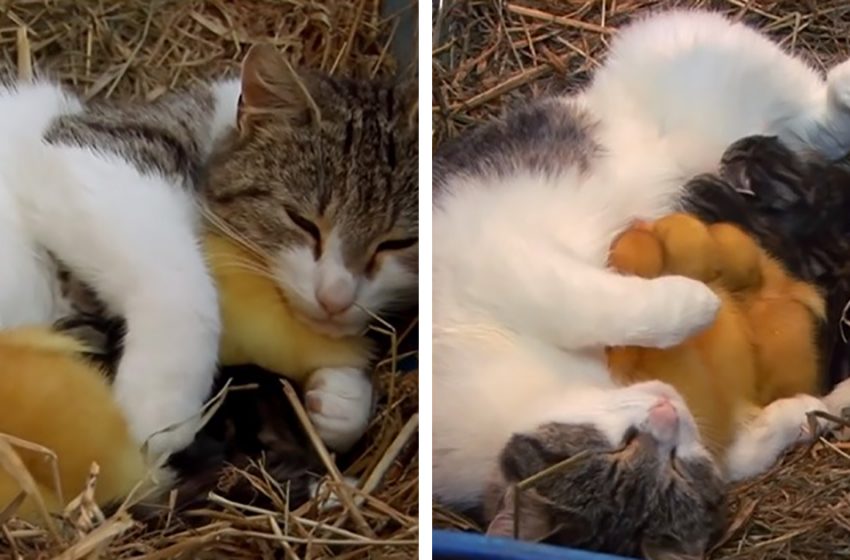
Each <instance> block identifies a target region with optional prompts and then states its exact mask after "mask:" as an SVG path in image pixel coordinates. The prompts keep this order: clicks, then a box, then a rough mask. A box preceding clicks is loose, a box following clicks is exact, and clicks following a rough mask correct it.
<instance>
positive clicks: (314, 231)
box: [285, 208, 322, 246]
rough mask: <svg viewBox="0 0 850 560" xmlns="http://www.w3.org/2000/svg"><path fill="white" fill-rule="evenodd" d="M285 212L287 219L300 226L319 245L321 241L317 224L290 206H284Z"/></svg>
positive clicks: (320, 233)
mask: <svg viewBox="0 0 850 560" xmlns="http://www.w3.org/2000/svg"><path fill="white" fill-rule="evenodd" d="M285 210H286V213H287V214H288V215H289V219H290V220H292V222H293V223H294V224H295V225H296V226H298V227H299V228H301V230H303V231H304V232H305V233H306V234H307V235H309V236H310V237H312V238H313V241H315V242H316V245H317V246H318V245H320V244H321V242H322V232H321V231H319V226H317V225H316V224H314V223H313V222H311V221H310V220H308V219H307V218H305V217H304V216H302V215H301V214H299V213H298V212H296V211H295V210H293V209H292V208H285Z"/></svg>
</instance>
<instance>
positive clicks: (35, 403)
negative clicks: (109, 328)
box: [0, 327, 169, 522]
mask: <svg viewBox="0 0 850 560" xmlns="http://www.w3.org/2000/svg"><path fill="white" fill-rule="evenodd" d="M91 351H92V350H91V349H90V348H88V347H87V346H86V345H85V344H84V343H82V342H80V341H78V340H77V339H75V338H73V337H71V336H68V335H64V334H60V333H58V332H56V331H54V330H52V329H50V328H47V327H43V328H42V327H27V328H19V329H11V330H2V331H0V440H2V441H0V508H5V507H6V506H8V505H9V504H11V503H12V502H17V504H16V509H15V514H16V515H18V516H20V517H22V518H25V519H28V520H30V521H33V522H40V521H42V520H43V518H44V515H45V513H62V511H63V509H65V506H66V505H67V504H69V503H70V502H73V501H74V498H75V497H76V496H78V495H80V494H81V493H83V492H84V491H85V490H86V488H87V486H90V487H93V490H94V493H93V495H94V499H95V502H96V503H97V505H99V506H105V505H107V504H110V503H117V502H121V501H123V500H124V499H125V498H127V497H128V496H130V495H131V494H136V493H150V492H152V491H156V490H158V489H160V488H159V487H160V486H166V485H167V484H168V480H169V477H167V476H164V475H166V474H167V473H166V472H165V471H164V470H161V472H152V470H153V471H155V470H157V469H152V468H151V467H150V466H149V465H148V462H147V460H146V458H145V456H144V455H143V452H142V449H141V448H140V447H139V445H138V444H137V443H136V442H135V441H134V439H133V438H132V436H131V435H130V432H129V430H128V427H127V423H126V421H125V419H124V415H123V413H122V411H121V410H120V408H119V407H118V405H117V404H116V402H115V400H114V399H113V396H112V390H111V388H110V386H109V383H108V381H107V379H106V377H105V375H104V373H103V372H102V371H101V370H100V368H99V367H97V366H96V365H94V363H93V362H90V361H89V360H88V359H87V358H86V357H85V355H86V354H88V353H90V352H91ZM92 464H96V465H97V468H96V469H95V470H92ZM162 490H163V491H164V488H162Z"/></svg>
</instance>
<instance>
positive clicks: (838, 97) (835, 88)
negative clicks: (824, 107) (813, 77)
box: [827, 60, 850, 111]
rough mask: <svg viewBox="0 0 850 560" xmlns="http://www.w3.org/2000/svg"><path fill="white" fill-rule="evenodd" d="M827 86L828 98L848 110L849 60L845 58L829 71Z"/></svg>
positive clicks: (849, 88)
mask: <svg viewBox="0 0 850 560" xmlns="http://www.w3.org/2000/svg"><path fill="white" fill-rule="evenodd" d="M827 88H828V91H829V96H830V98H831V99H832V100H833V101H834V102H835V103H837V105H838V106H839V107H840V108H842V109H844V110H846V111H850V60H845V61H844V62H842V63H841V64H839V65H838V66H836V67H835V68H833V69H832V70H830V71H829V74H827Z"/></svg>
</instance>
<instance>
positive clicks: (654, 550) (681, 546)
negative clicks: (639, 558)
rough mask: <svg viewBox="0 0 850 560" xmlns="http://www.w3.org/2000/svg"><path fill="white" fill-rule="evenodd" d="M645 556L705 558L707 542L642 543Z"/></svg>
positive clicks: (649, 558) (648, 558) (656, 559)
mask: <svg viewBox="0 0 850 560" xmlns="http://www.w3.org/2000/svg"><path fill="white" fill-rule="evenodd" d="M641 549H642V553H643V557H644V558H646V560H705V554H706V546H705V543H698V542H697V543H694V542H684V541H678V542H672V541H671V542H665V543H648V542H644V543H643V544H642V545H641Z"/></svg>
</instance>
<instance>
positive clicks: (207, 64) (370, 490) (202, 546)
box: [0, 0, 419, 560]
mask: <svg viewBox="0 0 850 560" xmlns="http://www.w3.org/2000/svg"><path fill="white" fill-rule="evenodd" d="M379 6H380V2H377V1H375V0H335V1H334V2H322V1H310V0H238V2H237V1H235V0H207V1H200V0H197V1H185V0H173V1H168V0H163V1H153V2H151V1H146V0H136V1H121V2H118V1H101V2H87V1H86V2H75V1H71V0H52V1H38V0H17V1H12V2H4V3H2V7H0V52H2V54H1V55H0V57H3V58H4V59H5V60H3V61H0V64H2V63H5V64H7V65H11V67H12V68H14V69H16V71H17V73H18V74H19V75H20V76H21V77H24V78H26V77H28V76H29V75H30V74H31V72H32V69H31V65H30V59H31V60H32V61H34V62H33V64H32V66H33V67H35V69H36V72H37V73H39V72H43V73H46V74H48V75H50V76H53V77H56V78H59V79H61V80H62V81H64V82H65V83H67V84H69V85H71V86H73V87H74V88H76V89H77V90H78V91H79V92H81V94H83V95H85V96H86V97H95V96H100V97H120V98H136V99H153V98H156V97H157V96H159V95H161V94H162V93H164V92H165V91H167V90H168V89H170V88H174V87H177V86H182V85H186V84H191V83H193V82H195V81H198V80H204V79H209V78H214V77H219V76H221V75H222V74H224V73H227V72H233V71H235V70H236V69H237V68H238V62H239V60H240V59H241V58H242V56H243V55H244V53H245V52H246V50H247V49H248V47H250V46H251V44H254V43H256V42H260V41H271V42H272V43H273V44H275V45H277V46H278V48H280V49H281V50H282V51H284V52H286V53H288V55H289V56H290V59H291V60H292V61H293V62H295V63H296V64H302V65H305V66H311V67H314V68H322V69H324V70H327V71H331V72H334V73H345V74H348V75H357V76H361V77H364V76H389V75H393V74H395V73H396V71H397V70H398V68H397V66H398V65H397V64H396V62H395V61H394V60H393V56H392V51H391V48H390V42H391V40H392V39H393V37H394V34H395V31H396V25H397V18H395V17H386V15H382V14H381V13H380V9H379ZM413 6H414V9H415V3H414V4H413ZM406 40H410V41H412V40H413V38H412V37H410V38H407V39H406ZM409 334H410V333H409V332H408V333H400V332H399V333H395V332H394V331H392V332H391V331H389V330H387V332H386V333H385V336H389V337H391V338H392V339H393V341H392V344H391V346H392V350H391V351H390V356H388V357H387V358H386V359H385V360H383V361H381V362H380V363H379V364H378V365H377V366H376V371H375V379H376V386H377V390H378V393H379V395H380V397H379V398H380V404H379V408H378V413H377V416H376V418H375V419H374V421H373V423H372V424H371V426H370V428H369V431H368V433H367V435H366V438H365V444H364V445H363V447H364V449H365V451H364V453H363V454H362V456H361V457H360V458H359V459H357V460H355V461H354V463H353V464H352V465H351V467H350V468H349V469H348V471H347V472H345V473H343V474H344V475H347V476H353V477H356V478H357V479H358V481H359V484H358V488H360V490H354V491H352V492H353V495H344V496H341V500H342V502H343V503H351V501H352V500H353V501H356V502H357V504H359V505H358V507H355V508H349V507H347V506H341V507H335V508H330V509H326V510H324V511H319V509H318V504H317V502H316V501H311V502H309V503H307V504H305V505H304V506H303V507H301V508H299V509H298V510H295V511H290V510H289V508H288V507H287V504H286V488H285V487H281V486H280V485H278V484H276V483H275V481H272V480H269V479H268V478H265V477H264V475H263V472H262V470H261V469H260V470H259V471H256V470H255V471H253V474H249V473H247V472H241V471H240V472H231V473H229V475H230V476H236V477H245V478H246V479H249V481H250V483H251V484H252V485H253V487H254V488H256V489H257V491H258V492H259V493H261V494H264V495H266V496H268V497H270V498H271V500H272V502H273V503H274V504H275V507H273V508H270V509H258V508H252V507H249V506H247V505H245V504H239V503H232V502H228V501H227V500H225V499H223V498H221V497H218V496H216V495H210V497H209V500H208V505H207V507H205V508H203V509H202V510H195V511H190V512H186V513H182V514H179V515H178V514H175V515H172V516H169V518H168V520H167V523H165V524H164V525H162V526H160V527H158V528H156V529H153V528H150V527H144V526H141V525H140V524H137V523H135V522H134V521H133V520H132V519H130V518H129V516H128V515H127V513H126V512H123V511H121V512H119V513H117V514H116V515H114V516H112V517H110V518H108V519H105V520H103V521H101V522H97V514H98V511H97V510H96V507H94V506H93V504H92V503H91V499H90V492H83V494H82V495H81V501H80V502H79V503H78V506H79V507H78V508H77V509H76V513H75V515H73V516H70V517H69V518H66V519H59V520H57V521H56V522H54V523H51V524H45V527H36V526H30V525H27V524H25V523H23V522H21V521H20V520H17V519H14V518H12V519H10V518H9V517H10V516H9V514H10V513H11V512H10V511H2V512H0V524H1V525H0V558H26V559H28V560H29V559H40V558H59V559H62V560H75V559H78V558H87V559H94V558H100V559H113V558H145V559H148V560H154V559H170V558H177V557H187V558H212V557H217V558H229V559H230V558H232V559H238V558H251V559H255V558H280V557H283V556H286V557H290V558H326V557H336V558H366V557H386V558H410V557H414V556H415V554H416V549H417V546H416V543H417V540H418V521H417V517H418V501H419V499H418V498H419V496H418V478H419V476H418V452H417V446H418V414H417V410H418V393H419V390H418V375H417V373H416V372H411V373H408V374H406V375H401V374H399V373H398V371H397V361H398V359H400V358H402V357H404V356H399V355H396V354H397V348H398V344H399V342H400V340H401V339H402V338H403V337H405V336H409ZM396 338H397V339H398V340H396ZM281 390H283V387H281ZM305 428H308V426H305ZM314 444H315V445H316V447H317V451H318V452H319V454H320V455H322V454H325V456H326V457H327V455H326V453H327V452H326V451H325V450H324V448H323V446H322V444H321V443H320V442H314ZM2 447H3V448H2V449H0V463H5V461H6V460H7V459H8V454H7V453H4V450H5V449H6V447H7V446H2ZM332 470H335V469H332ZM258 472H259V474H257V473H258ZM335 476H338V473H335ZM331 478H334V476H332V477H331ZM327 486H328V487H333V486H334V483H333V481H332V480H331V481H330V482H329V483H328V485H327ZM66 490H67V489H66ZM0 507H2V506H0ZM92 519H95V522H94V523H92V522H91V520H92ZM199 520H200V521H199Z"/></svg>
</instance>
